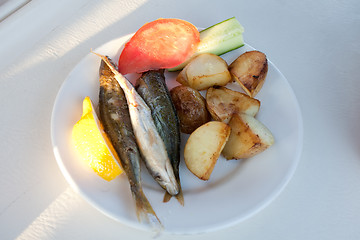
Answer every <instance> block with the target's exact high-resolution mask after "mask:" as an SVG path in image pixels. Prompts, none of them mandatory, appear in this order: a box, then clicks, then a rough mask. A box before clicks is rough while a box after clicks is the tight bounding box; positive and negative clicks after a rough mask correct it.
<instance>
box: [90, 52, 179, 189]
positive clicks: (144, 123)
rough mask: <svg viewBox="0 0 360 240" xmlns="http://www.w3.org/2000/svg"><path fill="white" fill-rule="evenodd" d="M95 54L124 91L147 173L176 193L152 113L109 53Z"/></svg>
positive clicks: (167, 158)
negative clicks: (118, 69)
mask: <svg viewBox="0 0 360 240" xmlns="http://www.w3.org/2000/svg"><path fill="white" fill-rule="evenodd" d="M93 53H94V52H93ZM94 54H96V55H97V56H99V57H101V59H102V60H103V61H104V62H105V63H106V64H107V66H108V67H109V69H110V70H111V71H112V73H113V74H114V78H115V79H116V81H117V82H118V83H119V85H120V87H121V88H122V90H123V91H124V94H125V97H126V101H127V104H128V107H129V113H130V120H131V125H132V127H133V130H134V135H135V137H136V142H137V145H138V147H139V150H140V153H141V156H142V157H143V160H144V163H145V165H146V167H147V169H148V171H149V173H150V174H151V175H152V177H153V178H154V180H156V181H157V182H158V183H159V185H160V186H161V187H163V188H164V189H166V191H167V192H168V193H169V194H170V195H177V194H178V193H179V185H178V183H177V181H176V178H175V175H174V171H173V168H172V165H171V162H170V159H169V157H168V154H167V152H166V148H165V144H164V142H163V141H162V139H161V137H160V135H159V133H158V131H157V129H156V126H155V123H154V120H153V118H152V116H151V110H150V108H149V107H148V106H147V104H146V103H145V101H144V100H143V99H142V97H141V96H140V95H139V94H138V93H137V92H136V90H135V88H134V86H133V85H132V84H131V83H130V81H129V80H128V79H126V78H125V77H124V76H123V75H122V74H121V73H119V72H118V71H117V69H116V67H115V65H114V64H113V63H112V62H111V60H110V59H109V58H108V57H106V56H104V55H101V54H98V53H94Z"/></svg>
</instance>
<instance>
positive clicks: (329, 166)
mask: <svg viewBox="0 0 360 240" xmlns="http://www.w3.org/2000/svg"><path fill="white" fill-rule="evenodd" d="M0 7H1V6H0ZM232 16H235V17H236V18H237V19H238V20H239V21H240V22H241V23H242V25H243V26H244V27H245V29H246V32H245V38H246V42H247V43H249V44H250V45H252V46H255V47H256V48H258V49H261V50H262V51H264V52H266V54H267V56H269V58H270V59H271V61H272V62H273V63H274V64H275V65H276V66H277V67H278V68H279V69H280V70H281V71H282V73H283V74H284V75H285V76H286V78H287V79H288V81H289V83H290V85H291V86H292V88H293V90H294V92H295V94H296V96H297V99H298V101H299V104H300V107H301V111H302V115H303V122H304V145H303V152H302V155H301V159H300V163H299V165H298V168H297V170H296V172H295V174H294V176H293V178H292V179H291V181H290V183H289V184H288V185H287V187H286V188H285V190H284V191H283V192H282V193H281V194H280V196H279V197H278V198H276V200H275V201H273V202H272V203H271V204H270V205H269V206H268V207H266V208H265V209H264V210H262V211H261V212H259V213H257V214H256V215H255V216H253V217H251V218H249V219H247V220H245V221H243V222H241V223H239V224H237V225H235V226H232V227H230V228H226V229H222V230H219V231H215V232H211V233H204V234H198V235H171V234H163V235H160V236H159V237H158V239H197V240H198V239H207V240H211V239H220V238H223V237H225V238H227V239H261V240H263V239H267V240H270V239H274V240H275V239H276V240H278V239H314V240H315V239H316V240H317V239H360V230H359V228H358V223H359V222H360V143H359V139H360V125H359V120H360V108H359V102H360V94H359V89H360V81H359V79H358V78H359V76H358V74H359V68H360V41H359V39H360V1H357V0H348V1H335V0H330V1H325V0H319V1H312V0H305V1H295V0H290V1H284V0H271V1H265V0H259V1H252V0H232V1H206V0H199V1H195V0H182V1H174V0H149V1H146V0H132V1H130V0H122V1H115V0H111V1H105V0H103V1H101V0H92V1H85V0H78V1H70V0H64V1H55V0H48V1H45V0H32V1H31V2H30V3H28V4H27V5H25V6H24V7H22V8H21V9H20V10H18V11H17V12H15V13H14V14H12V15H11V16H9V17H7V18H6V19H5V20H4V21H2V22H0V39H1V43H0V84H1V85H0V102H1V107H0V111H1V118H0V126H1V131H0V147H1V151H0V165H1V167H0V192H1V197H0V238H1V239H16V238H19V239H151V238H152V237H153V235H152V234H149V232H146V231H141V230H136V229H133V228H131V227H128V226H126V225H123V224H121V223H119V222H116V221H114V220H112V219H110V218H108V217H107V216H105V215H103V214H102V213H101V212H99V211H98V210H96V209H94V208H93V207H92V206H91V205H90V204H88V203H87V202H86V201H85V200H83V198H82V197H81V196H79V195H78V194H77V193H76V192H75V191H74V190H72V189H71V187H70V185H69V184H68V183H67V182H66V181H65V178H64V177H63V175H62V174H61V172H60V170H59V168H58V165H57V163H56V161H55V157H54V154H53V150H52V145H51V140H50V118H51V111H52V107H53V103H54V100H55V97H56V94H57V92H58V90H59V88H60V86H61V84H62V82H63V81H64V79H65V78H66V76H67V75H68V74H69V72H70V71H71V69H72V68H73V67H74V65H75V64H76V63H78V62H79V61H80V60H81V59H82V58H83V57H84V56H85V55H86V54H88V52H89V49H91V48H93V49H94V48H96V47H98V46H100V45H102V44H103V43H104V42H105V41H108V40H109V39H113V38H115V37H118V36H121V35H125V34H128V33H130V32H133V31H134V30H136V29H138V28H139V27H140V26H141V25H142V24H144V23H145V22H147V21H151V20H154V19H157V18H159V17H175V18H182V19H185V20H188V21H190V22H192V23H194V24H195V25H197V26H210V25H212V24H214V23H216V22H219V21H221V20H224V19H227V18H229V17H232ZM274 114H275V113H274ZM214 217H216V216H214Z"/></svg>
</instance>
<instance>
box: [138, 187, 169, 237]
mask: <svg viewBox="0 0 360 240" xmlns="http://www.w3.org/2000/svg"><path fill="white" fill-rule="evenodd" d="M133 197H134V198H135V203H136V216H137V218H138V220H139V222H144V223H146V224H148V225H149V226H150V227H151V228H152V229H153V230H154V231H155V232H156V233H160V232H161V231H162V230H163V228H164V227H163V225H162V223H161V222H160V219H159V218H158V217H157V216H156V213H155V211H154V209H153V208H152V206H151V205H150V203H149V201H148V199H147V198H146V196H145V194H144V192H143V190H142V189H139V190H138V191H136V193H135V192H134V194H133Z"/></svg>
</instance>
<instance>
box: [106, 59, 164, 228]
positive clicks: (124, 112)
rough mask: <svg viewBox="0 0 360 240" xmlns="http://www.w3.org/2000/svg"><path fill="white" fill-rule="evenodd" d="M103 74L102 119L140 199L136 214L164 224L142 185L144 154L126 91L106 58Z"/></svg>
mask: <svg viewBox="0 0 360 240" xmlns="http://www.w3.org/2000/svg"><path fill="white" fill-rule="evenodd" d="M99 75H100V78H99V82H100V89H99V113H100V119H101V122H102V124H103V126H104V130H105V132H106V134H107V135H108V137H109V139H110V140H111V142H112V144H113V146H114V149H115V150H116V152H117V153H118V155H119V158H120V161H121V166H122V167H123V169H124V171H125V173H126V176H127V178H128V180H129V183H130V189H131V193H132V196H133V198H134V200H135V203H136V215H137V217H138V219H139V221H145V222H148V223H150V224H153V225H156V226H157V227H159V226H160V227H161V226H162V225H161V222H160V220H159V219H158V217H157V216H156V214H155V212H154V210H153V208H152V207H151V205H150V203H149V201H148V199H147V198H146V196H145V194H144V192H143V189H142V186H141V175H140V161H141V155H140V152H139V149H138V147H137V144H136V140H135V135H134V132H133V129H132V125H131V121H130V115H129V109H128V106H127V102H126V98H125V95H124V92H123V90H122V89H121V88H120V86H119V84H118V82H117V81H116V80H115V79H114V78H113V74H112V72H111V70H110V69H109V68H108V66H107V65H106V64H105V63H104V62H103V61H101V65H100V70H99Z"/></svg>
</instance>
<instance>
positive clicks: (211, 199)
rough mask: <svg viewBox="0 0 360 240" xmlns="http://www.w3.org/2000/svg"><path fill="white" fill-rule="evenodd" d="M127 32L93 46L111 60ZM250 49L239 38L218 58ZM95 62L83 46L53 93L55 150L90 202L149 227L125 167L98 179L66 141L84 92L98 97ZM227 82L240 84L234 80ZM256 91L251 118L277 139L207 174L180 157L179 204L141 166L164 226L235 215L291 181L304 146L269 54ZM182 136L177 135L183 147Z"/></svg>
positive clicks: (253, 209)
mask: <svg viewBox="0 0 360 240" xmlns="http://www.w3.org/2000/svg"><path fill="white" fill-rule="evenodd" d="M129 37H130V35H128V36H124V37H121V38H119V39H116V40H113V41H111V42H108V43H106V44H105V45H103V46H101V47H100V48H98V49H97V50H96V52H98V53H101V54H105V55H108V56H110V57H112V58H113V59H114V61H115V62H117V59H118V56H119V53H120V51H121V50H120V49H119V48H120V46H122V45H123V43H124V42H125V41H126V40H127V39H129ZM252 49H253V48H252V47H250V46H249V45H245V46H244V47H242V48H240V49H238V50H235V51H232V52H230V53H227V54H225V55H223V58H224V59H225V60H226V61H227V62H228V63H231V62H232V61H233V60H234V59H236V57H238V56H239V55H240V54H241V53H243V52H245V51H248V50H252ZM99 64H100V58H99V57H98V56H95V55H94V54H91V53H89V54H88V55H87V56H86V57H85V58H84V59H83V60H82V61H81V62H80V63H79V64H78V65H76V66H75V68H74V69H73V71H72V72H71V73H70V74H69V76H68V77H67V79H66V80H65V82H64V83H63V85H62V87H61V89H60V91H59V93H58V95H57V98H56V101H55V104H54V108H53V113H52V119H51V135H52V144H53V149H54V153H55V157H56V160H57V163H58V165H59V167H60V169H61V171H62V173H63V174H64V176H65V178H66V179H67V181H68V182H69V183H70V185H71V186H72V187H73V188H74V189H75V190H76V191H77V192H79V193H80V194H81V195H82V196H83V197H84V198H85V199H86V200H87V201H89V202H90V203H91V204H92V205H93V206H94V207H96V208H97V209H99V210H100V211H101V212H103V213H105V214H106V215H108V216H110V217H111V218H113V219H115V220H118V221H120V222H122V223H124V224H127V225H130V226H132V227H135V228H141V229H147V227H146V226H145V225H143V224H141V223H139V222H138V221H137V218H136V215H135V207H134V203H133V201H132V198H131V193H130V189H129V184H128V180H127V178H126V176H125V174H122V175H121V176H119V177H118V178H116V179H115V180H113V181H111V182H107V181H104V180H102V179H101V178H100V177H98V176H97V175H96V174H95V173H94V172H93V171H92V170H90V169H89V168H88V167H87V166H85V165H84V163H83V162H82V160H81V159H80V158H79V156H78V155H77V152H76V151H75V149H74V147H73V145H72V139H71V130H72V127H73V125H74V124H75V123H76V122H77V121H78V120H79V119H80V117H81V113H82V101H83V99H84V98H85V97H86V96H90V98H91V99H92V101H93V103H94V104H95V105H96V104H97V102H98V89H99V82H98V69H99ZM132 77H134V76H132ZM166 77H167V81H168V82H169V87H170V88H171V87H173V86H174V85H176V82H175V81H174V77H175V74H174V73H166ZM229 86H230V87H231V88H233V89H238V90H240V87H238V86H237V85H236V84H230V85H229ZM240 91H241V90H240ZM256 98H257V99H259V100H260V101H261V107H260V111H259V113H258V115H257V118H258V119H259V120H260V121H262V122H263V123H264V124H265V125H266V126H267V127H268V128H269V129H270V130H271V131H272V133H273V135H274V137H275V144H274V145H273V146H271V147H270V148H269V149H267V150H266V151H265V152H263V153H261V154H259V155H257V156H255V157H253V158H252V159H249V160H246V161H245V160H230V161H226V160H225V159H224V158H222V157H220V159H219V160H218V162H217V164H216V166H215V169H214V171H213V173H212V175H211V178H210V180H209V181H201V180H199V179H197V178H196V177H195V176H194V175H193V174H191V173H190V172H189V170H188V169H187V168H186V166H185V164H184V162H183V161H182V162H181V164H180V177H181V181H182V188H183V192H184V198H185V206H184V207H183V206H181V205H180V204H179V203H178V202H177V201H176V199H175V198H173V199H171V201H170V202H168V203H163V202H162V198H163V195H164V191H163V190H162V189H161V188H160V187H159V186H158V185H157V183H155V181H154V180H153V179H152V178H151V177H150V176H149V174H148V173H147V170H146V168H142V177H143V185H144V191H145V194H146V196H147V197H148V199H149V201H150V203H151V204H152V206H153V208H154V210H155V212H156V213H157V215H158V217H159V218H160V220H161V222H162V223H163V225H164V228H165V231H167V232H171V233H180V234H189V233H199V232H207V231H214V230H217V229H220V228H224V227H228V226H231V225H233V224H235V223H239V222H241V221H243V220H245V219H247V218H249V217H250V216H253V215H254V214H255V213H257V212H259V211H260V210H261V209H263V208H264V207H266V206H267V205H268V204H269V203H270V202H271V201H272V200H274V199H275V197H276V196H278V195H279V193H280V192H281V191H282V190H283V189H284V187H285V185H286V184H287V183H288V182H289V180H290V178H291V176H292V175H293V173H294V171H295V168H296V166H297V164H298V161H299V157H300V153H301V149H302V135H303V127H302V118H301V113H300V109H299V106H298V103H297V100H296V97H295V95H294V93H293V91H292V89H291V87H290V85H289V83H288V82H287V80H286V79H285V77H284V76H283V75H282V74H281V72H280V71H279V70H278V69H277V68H276V67H275V66H274V65H273V64H272V63H271V62H270V61H269V70H268V75H267V79H266V81H265V84H264V86H263V88H262V90H261V91H260V93H259V94H258V95H257V96H256ZM186 137H187V136H185V135H183V136H182V149H183V147H184V144H185V141H186Z"/></svg>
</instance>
